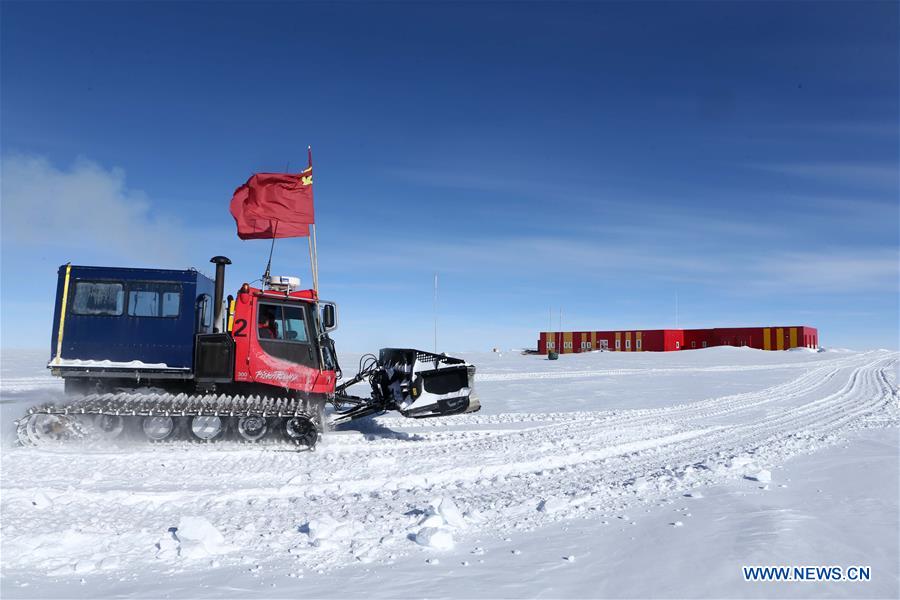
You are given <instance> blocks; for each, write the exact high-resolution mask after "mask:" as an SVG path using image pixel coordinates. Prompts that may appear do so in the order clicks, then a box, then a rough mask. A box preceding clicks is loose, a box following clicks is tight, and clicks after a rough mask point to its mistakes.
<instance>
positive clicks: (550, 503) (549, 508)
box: [537, 497, 569, 513]
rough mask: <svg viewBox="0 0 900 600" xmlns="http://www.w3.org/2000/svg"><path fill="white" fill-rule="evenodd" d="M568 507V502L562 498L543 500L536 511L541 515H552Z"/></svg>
mask: <svg viewBox="0 0 900 600" xmlns="http://www.w3.org/2000/svg"><path fill="white" fill-rule="evenodd" d="M568 506H569V502H568V501H567V500H565V499H563V498H556V497H552V498H544V499H543V500H541V502H540V504H538V507H537V509H538V511H540V512H543V513H554V512H557V511H560V510H563V509H564V508H566V507H568Z"/></svg>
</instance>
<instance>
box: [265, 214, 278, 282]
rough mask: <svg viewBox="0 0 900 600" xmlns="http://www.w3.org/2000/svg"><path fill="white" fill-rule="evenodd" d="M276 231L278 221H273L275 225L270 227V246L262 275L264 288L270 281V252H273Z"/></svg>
mask: <svg viewBox="0 0 900 600" xmlns="http://www.w3.org/2000/svg"><path fill="white" fill-rule="evenodd" d="M277 233H278V221H275V227H274V228H273V229H272V246H271V247H270V248H269V262H267V263H266V272H265V273H263V276H262V283H263V287H264V288H267V287H269V282H270V281H272V254H273V253H274V252H275V236H276V234H277Z"/></svg>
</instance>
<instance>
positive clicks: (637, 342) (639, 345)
mask: <svg viewBox="0 0 900 600" xmlns="http://www.w3.org/2000/svg"><path fill="white" fill-rule="evenodd" d="M635 343H636V344H637V349H638V350H640V349H641V340H636V341H635Z"/></svg>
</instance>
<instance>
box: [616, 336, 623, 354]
mask: <svg viewBox="0 0 900 600" xmlns="http://www.w3.org/2000/svg"><path fill="white" fill-rule="evenodd" d="M621 349H622V332H621V331H617V332H616V352H618V351H620V350H621Z"/></svg>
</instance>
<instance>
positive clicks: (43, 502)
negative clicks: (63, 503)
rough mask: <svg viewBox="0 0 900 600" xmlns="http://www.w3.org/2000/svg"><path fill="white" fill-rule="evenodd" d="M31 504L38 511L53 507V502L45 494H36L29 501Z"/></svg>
mask: <svg viewBox="0 0 900 600" xmlns="http://www.w3.org/2000/svg"><path fill="white" fill-rule="evenodd" d="M31 504H32V505H33V506H34V507H35V508H37V509H38V510H40V509H43V508H47V507H49V506H53V500H51V499H50V498H48V497H47V494H45V493H43V492H38V493H36V494H35V495H34V497H33V498H32V499H31Z"/></svg>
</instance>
